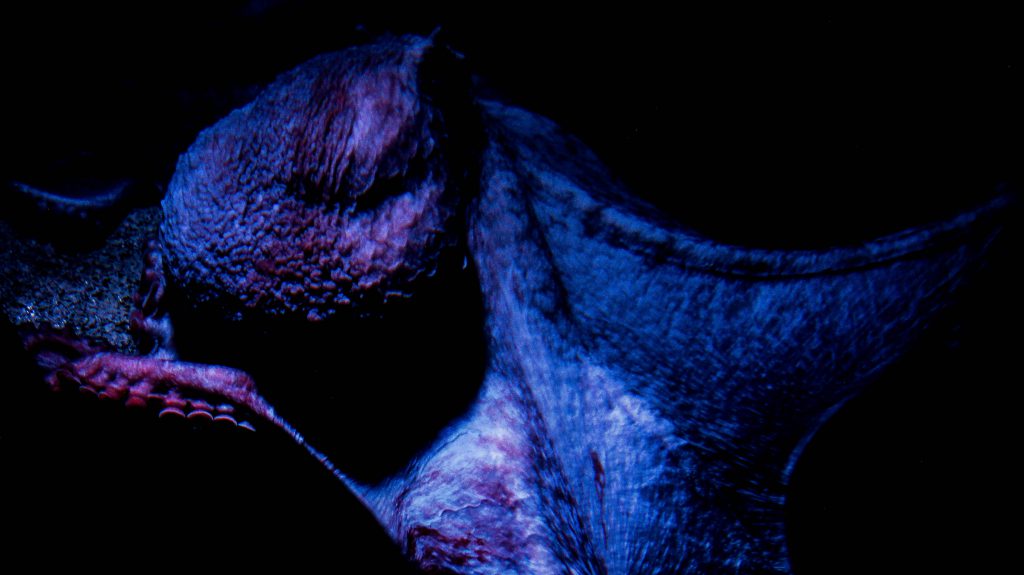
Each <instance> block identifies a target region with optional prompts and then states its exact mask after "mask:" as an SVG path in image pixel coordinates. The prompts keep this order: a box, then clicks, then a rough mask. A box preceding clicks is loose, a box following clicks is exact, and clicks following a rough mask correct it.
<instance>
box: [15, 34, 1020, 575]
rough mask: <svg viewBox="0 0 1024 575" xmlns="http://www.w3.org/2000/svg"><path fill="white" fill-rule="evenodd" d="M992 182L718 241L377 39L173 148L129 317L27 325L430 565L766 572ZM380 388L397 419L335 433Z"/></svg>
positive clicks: (372, 416) (965, 242)
mask: <svg viewBox="0 0 1024 575" xmlns="http://www.w3.org/2000/svg"><path fill="white" fill-rule="evenodd" d="M1010 202H1011V198H1010V196H1009V195H1008V194H1003V195H999V196H997V197H996V198H995V199H994V200H992V201H990V202H988V203H987V204H985V205H983V206H981V207H978V208H977V209H974V210H971V211H968V212H965V213H962V214H960V215H958V216H956V217H953V218H951V219H949V220H947V221H943V222H939V223H934V224H930V225H925V226H920V227H916V228H913V229H909V230H906V231H903V232H899V233H895V234H891V235H888V236H885V237H881V238H878V239H875V240H873V241H870V242H864V243H862V244H860V245H854V246H849V247H837V248H833V249H815V250H784V249H777V250H775V249H762V248H748V247H741V246H736V245H730V244H726V243H721V242H717V241H714V240H713V239H710V238H708V237H705V236H703V235H701V234H699V233H696V232H693V231H691V230H689V229H687V228H685V227H683V226H681V225H680V224H678V223H676V222H674V221H673V220H672V219H671V218H668V217H666V216H664V215H662V214H661V213H659V212H658V211H657V210H656V209H655V208H653V207H651V206H650V205H648V204H647V203H645V202H644V201H642V200H639V199H637V198H636V197H634V196H633V195H632V194H631V193H630V192H629V190H627V189H626V188H625V187H624V185H623V184H621V183H620V182H619V181H618V180H616V179H615V178H614V177H613V176H612V174H611V173H610V172H609V170H608V169H607V168H605V167H604V166H603V165H602V163H601V161H600V160H599V159H598V158H597V156H596V155H595V154H594V153H593V152H592V151H590V150H589V149H588V148H587V147H586V146H585V145H584V144H583V143H582V142H581V141H580V140H578V139H576V138H575V137H573V136H572V135H570V134H568V133H566V132H565V131H563V130H562V129H560V128H559V127H558V126H557V125H555V124H554V123H552V122H551V121H549V120H547V119H545V118H543V117H541V116H539V115H537V114H534V113H531V112H529V111H526V110H523V109H520V108H517V107H515V106H512V105H509V104H506V103H503V102H501V101H498V100H491V99H487V98H485V97H483V96H478V95H476V94H475V92H474V87H473V85H472V83H471V82H470V79H469V76H468V74H467V73H466V71H465V69H464V66H463V64H462V62H461V59H460V56H459V55H458V54H457V53H455V52H453V51H451V50H450V49H448V48H446V47H445V46H444V45H443V44H441V43H440V42H437V41H436V39H435V38H433V37H419V36H401V37H385V38H382V39H379V40H377V41H374V42H371V43H368V44H366V45H361V46H355V47H351V48H349V49H346V50H344V51H341V52H337V53H331V54H326V55H322V56H319V57H317V58H314V59H313V60H311V61H309V62H307V63H305V64H302V65H300V66H299V67H297V68H295V69H293V70H291V71H290V72H287V73H285V74H283V75H282V76H280V77H279V78H278V79H277V80H276V81H274V82H273V83H272V84H271V85H270V86H269V87H267V88H266V89H265V90H264V91H263V92H262V93H260V95H259V96H258V97H256V99H255V100H253V101H252V102H251V103H249V104H247V105H245V106H243V107H241V108H239V109H237V110H235V111H234V112H232V113H230V114H229V115H228V116H226V117H225V118H223V119H222V120H221V121H219V122H218V123H216V124H215V125H213V126H212V127H210V128H208V129H206V130H204V131H203V132H202V133H201V134H199V136H198V138H197V139H196V141H195V142H194V143H193V144H192V146H191V147H190V148H189V149H188V151H187V152H185V153H184V154H183V155H182V156H181V157H180V159H179V161H178V164H177V168H176V170H175V172H174V175H173V177H172V179H171V181H170V183H169V185H168V188H167V192H166V195H165V197H164V198H163V200H162V203H161V207H160V210H159V212H160V213H159V214H158V216H154V217H156V218H157V219H158V220H159V224H158V225H159V234H158V238H157V239H155V240H154V241H152V242H150V243H149V244H148V245H147V247H146V253H145V258H144V262H143V270H142V281H141V284H140V287H139V288H138V291H137V294H136V295H135V297H134V300H133V303H132V304H131V311H130V315H128V316H127V320H126V322H125V323H126V325H127V326H128V329H129V330H130V332H131V333H132V334H133V335H134V341H135V342H136V343H135V344H132V345H129V344H122V345H111V344H110V341H109V340H108V341H97V340H95V339H87V338H83V337H79V336H76V335H72V334H69V333H67V332H61V331H55V330H35V331H30V332H28V333H27V335H24V342H25V345H26V347H27V349H28V350H29V351H30V352H31V353H32V354H34V357H35V358H36V360H37V361H38V363H39V364H40V365H42V366H44V367H45V368H46V369H47V370H48V374H47V375H46V382H48V384H49V386H50V387H51V388H53V389H55V390H63V389H73V390H78V391H80V392H82V393H86V394H89V395H95V396H98V397H100V398H104V399H107V400H109V401H111V402H116V403H121V404H124V405H125V406H127V407H129V408H138V409H142V410H151V411H152V412H154V413H156V414H158V415H159V416H160V417H161V418H168V419H175V418H177V419H180V420H183V421H192V422H203V421H207V422H210V424H211V425H214V424H221V425H226V426H229V427H234V428H238V429H242V430H278V431H280V432H283V433H284V434H286V435H287V436H289V437H290V438H291V439H292V440H293V441H294V442H295V443H296V444H297V445H299V446H300V447H301V448H303V449H304V450H305V451H307V452H308V453H309V454H310V455H311V456H312V457H313V458H314V459H315V460H316V461H318V462H319V463H320V464H321V465H322V466H323V468H324V469H326V470H327V471H328V472H329V473H330V474H331V475H332V476H333V477H334V478H336V480H337V482H338V483H339V487H340V488H342V489H345V490H347V491H348V492H350V493H351V494H352V495H353V496H354V497H355V498H356V499H357V500H358V501H359V502H360V503H361V504H362V505H363V506H364V507H365V508H366V509H367V510H368V511H369V512H370V513H371V514H372V515H373V516H374V517H375V518H376V520H377V521H378V522H379V524H380V525H381V526H382V528H383V530H384V531H385V532H386V533H387V535H388V536H389V537H390V538H391V539H392V540H393V541H394V543H395V545H397V546H398V547H399V548H400V550H401V552H402V553H403V554H404V556H405V557H406V558H408V560H409V561H410V562H411V563H413V564H414V565H416V566H418V567H419V568H420V569H422V570H424V571H427V572H442V573H481V574H488V573H524V574H525V573H538V574H539V573H594V574H598V573H602V574H603V573H613V574H625V573H711V572H714V573H717V572H730V573H769V572H770V573H789V572H790V568H791V567H790V562H789V554H788V549H787V537H786V533H785V527H784V503H785V496H786V493H787V491H786V490H787V482H788V480H789V478H790V476H791V475H792V471H793V468H794V465H795V464H796V461H797V459H798V458H799V456H800V454H801V452H802V450H803V448H804V447H805V446H806V445H807V442H808V440H809V438H810V437H811V436H812V435H813V434H814V433H815V431H816V430H818V429H819V427H820V426H821V425H822V424H823V422H824V421H825V420H826V419H827V418H828V417H829V416H830V415H831V414H832V413H834V412H835V410H836V409H837V408H838V406H841V405H843V404H844V403H845V402H847V401H848V400H849V399H851V398H852V397H855V396H856V395H857V394H858V393H860V392H861V391H862V390H864V389H865V387H866V386H867V385H868V384H869V383H870V382H871V381H872V380H874V379H876V378H877V377H878V376H879V374H880V373H882V372H883V371H884V370H885V369H886V367H887V366H889V365H890V364H892V363H893V362H894V361H896V360H897V359H898V358H899V357H901V356H902V355H904V354H905V353H907V351H908V350H909V349H911V348H912V346H913V344H914V343H915V342H916V341H918V340H919V339H920V338H921V337H922V333H923V332H924V331H925V328H926V326H928V325H929V322H930V321H932V320H933V319H934V318H935V317H937V315H938V314H939V313H940V312H941V311H942V310H943V309H944V308H945V307H947V306H948V304H949V302H951V301H952V300H953V298H954V296H955V294H956V293H957V292H958V290H959V289H960V287H961V284H963V283H964V281H965V279H966V278H968V277H970V276H971V275H972V273H973V272H975V271H976V269H977V267H978V266H979V262H981V261H983V260H984V255H985V254H986V253H987V251H988V250H989V249H990V246H991V245H992V244H993V242H994V241H995V239H996V238H997V237H998V235H999V230H1000V223H999V222H1000V218H1001V217H1002V215H1003V214H1004V213H1005V212H1006V208H1007V206H1008V205H1009V204H1010ZM126 313H127V312H126ZM133 345H134V347H132V346H133ZM271 349H272V350H275V351H274V353H269V352H267V353H265V352H266V351H267V350H271ZM283 350H286V351H283ZM281 361H287V362H288V363H289V372H290V373H291V374H292V377H289V378H287V381H281V380H280V378H277V380H275V378H273V377H261V373H266V372H269V371H272V370H270V369H269V368H268V365H273V364H274V363H276V362H281ZM347 373H359V374H361V377H360V378H359V379H351V378H348V377H346V374H347ZM366 374H369V375H370V376H371V377H370V378H369V379H368V378H367V377H366ZM371 403H373V404H375V405H376V406H383V407H376V406H375V407H372V408H371V407H370V404H371ZM380 418H384V419H387V421H388V423H387V424H386V425H382V427H385V428H390V429H392V434H394V435H402V429H403V428H409V429H417V430H418V433H417V434H416V435H417V437H420V438H422V439H421V440H418V441H412V442H406V443H402V442H393V443H392V442H389V440H388V439H387V437H388V436H389V434H387V433H382V432H380V431H379V430H378V431H376V432H374V433H372V434H371V435H373V434H375V435H380V436H382V437H384V439H382V440H379V441H365V440H364V439H365V438H364V437H360V433H361V431H362V430H365V429H367V427H368V426H373V425H375V421H376V420H377V419H380Z"/></svg>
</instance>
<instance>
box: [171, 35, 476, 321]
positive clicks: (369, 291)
mask: <svg viewBox="0 0 1024 575" xmlns="http://www.w3.org/2000/svg"><path fill="white" fill-rule="evenodd" d="M429 48H430V43H429V41H428V40H424V39H420V38H406V39H402V40H395V41H392V42H388V43H382V44H376V45H371V46H367V47H359V48H353V49H350V50H348V51H346V52H341V53H336V54H328V55H325V56H321V57H319V58H316V59H314V60H313V61H311V62H308V63H307V64H305V65H303V66H301V67H299V68H297V69H295V70H293V71H292V72H290V73H287V74H284V75H283V76H281V77H280V78H279V79H278V80H277V81H276V82H275V83H274V84H273V85H271V86H270V87H269V88H267V89H266V90H265V91H264V92H263V93H262V94H261V95H260V96H259V97H258V98H257V99H256V100H255V101H254V102H252V103H250V104H249V105H247V106H245V107H243V108H241V109H239V110H236V111H235V112H233V113H232V114H230V115H229V116H228V117H226V118H224V119H223V120H221V121H220V122H219V123H217V124H216V125H215V126H213V127H211V128H209V129H207V130H206V131H204V132H203V133H201V134H200V135H199V138H198V139H197V140H196V142H195V143H194V144H193V145H192V146H191V148H190V149H189V150H188V151H187V152H186V153H185V154H184V155H182V157H181V158H180V160H179V162H178V167H177V170H176V172H175V175H174V177H173V179H172V180H171V183H170V186H169V188H168V192H167V195H166V197H165V199H164V202H163V207H164V216H165V220H164V223H163V225H162V227H161V240H162V242H163V245H164V248H165V250H166V252H167V270H168V272H169V273H170V275H171V277H172V278H173V281H174V282H175V283H176V284H178V285H180V286H182V287H183V288H184V290H185V291H186V292H187V293H189V294H190V296H191V297H192V298H193V299H194V300H196V301H200V302H204V301H209V300H223V301H226V302H230V303H228V304H227V305H228V306H229V307H234V306H236V305H237V304H241V307H242V308H243V309H249V310H252V309H258V310H259V311H260V312H263V313H269V314H279V315H292V316H303V317H306V318H308V319H310V320H314V321H315V320H320V319H324V318H326V317H329V316H330V315H332V314H334V313H335V312H336V311H337V310H339V309H344V308H349V307H351V306H358V305H360V304H364V303H365V302H367V301H372V302H373V303H374V304H376V303H379V302H383V301H384V300H385V299H387V298H389V297H399V296H405V295H409V285H410V284H411V283H412V282H413V281H414V280H415V278H416V277H417V276H419V275H421V274H424V273H429V271H430V270H431V269H432V268H433V266H434V265H435V262H436V259H437V256H438V254H439V252H440V251H441V250H442V249H443V248H444V247H446V246H447V245H448V244H450V243H451V241H452V240H451V234H446V233H439V231H440V230H443V229H446V228H447V227H450V226H448V222H449V220H450V219H451V218H452V217H453V215H454V213H455V207H456V204H457V198H456V197H454V196H453V195H452V194H450V193H448V191H447V190H448V189H449V188H451V187H454V186H446V181H447V179H448V173H447V166H446V165H445V163H444V160H443V157H444V148H445V146H446V131H445V126H444V121H443V118H442V117H441V115H440V113H439V111H438V110H437V109H435V108H434V107H433V106H432V105H431V104H430V103H429V102H426V101H425V100H424V99H423V98H422V95H421V93H420V91H419V87H418V86H417V82H418V81H419V78H418V77H417V72H418V70H419V67H418V65H419V63H420V60H421V59H422V58H424V52H425V51H426V50H427V49H429Z"/></svg>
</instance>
